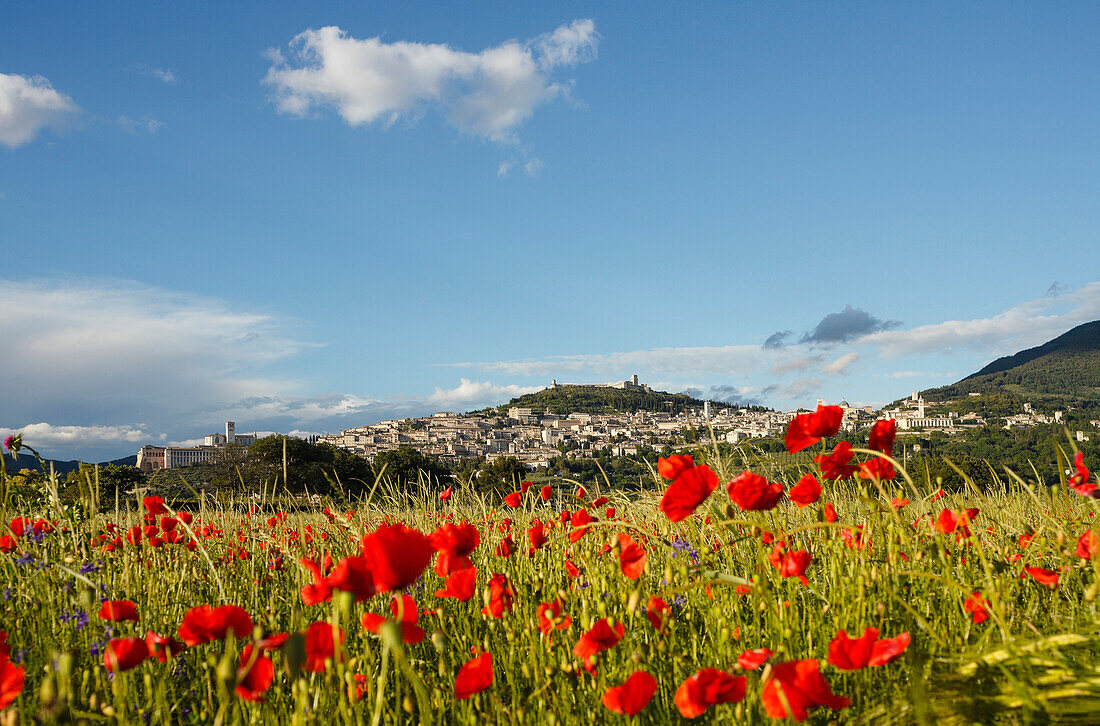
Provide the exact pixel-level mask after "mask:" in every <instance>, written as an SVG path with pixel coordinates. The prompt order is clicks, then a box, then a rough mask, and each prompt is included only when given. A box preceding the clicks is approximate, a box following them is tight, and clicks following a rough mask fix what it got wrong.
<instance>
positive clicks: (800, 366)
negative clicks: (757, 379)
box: [771, 355, 821, 376]
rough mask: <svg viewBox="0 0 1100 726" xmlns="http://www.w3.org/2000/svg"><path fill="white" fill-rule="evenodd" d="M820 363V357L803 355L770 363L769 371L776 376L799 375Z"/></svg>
mask: <svg viewBox="0 0 1100 726" xmlns="http://www.w3.org/2000/svg"><path fill="white" fill-rule="evenodd" d="M820 362H821V356H820V355H803V356H795V357H793V358H783V359H780V360H777V361H775V362H774V363H772V367H771V371H772V373H774V374H775V375H777V376H781V375H783V374H785V373H801V372H802V371H805V370H808V369H809V368H812V367H813V366H815V365H817V364H818V363H820Z"/></svg>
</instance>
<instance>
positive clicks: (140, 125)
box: [115, 114, 164, 136]
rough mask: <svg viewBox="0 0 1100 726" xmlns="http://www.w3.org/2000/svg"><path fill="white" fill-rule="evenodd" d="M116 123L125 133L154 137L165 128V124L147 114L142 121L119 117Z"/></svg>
mask: <svg viewBox="0 0 1100 726" xmlns="http://www.w3.org/2000/svg"><path fill="white" fill-rule="evenodd" d="M115 123H116V124H117V125H118V127H119V128H121V129H122V130H123V131H126V132H127V133H130V134H149V135H150V136H152V135H153V134H155V133H156V132H158V131H160V130H161V129H162V128H164V123H163V122H161V121H157V120H156V119H155V118H153V117H152V116H150V115H149V114H146V115H144V116H142V117H141V118H140V119H132V118H130V117H128V116H119V117H118V119H116V120H115Z"/></svg>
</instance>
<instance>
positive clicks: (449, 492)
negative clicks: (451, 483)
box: [439, 487, 454, 502]
mask: <svg viewBox="0 0 1100 726" xmlns="http://www.w3.org/2000/svg"><path fill="white" fill-rule="evenodd" d="M453 495H454V487H447V488H446V489H444V490H443V491H441V492H440V493H439V501H441V502H445V501H447V500H449V499H450V498H451V497H452V496H453Z"/></svg>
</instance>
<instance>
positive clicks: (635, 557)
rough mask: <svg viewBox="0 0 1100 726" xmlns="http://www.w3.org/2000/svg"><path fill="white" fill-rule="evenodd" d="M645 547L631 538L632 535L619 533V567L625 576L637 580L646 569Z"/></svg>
mask: <svg viewBox="0 0 1100 726" xmlns="http://www.w3.org/2000/svg"><path fill="white" fill-rule="evenodd" d="M645 563H646V553H645V548H644V547H642V546H641V545H640V544H638V543H637V542H635V541H634V540H632V539H631V538H630V535H627V534H622V533H620V534H619V569H621V570H622V572H623V576H624V577H626V578H627V579H629V580H637V579H638V578H639V577H641V576H642V572H644V571H645Z"/></svg>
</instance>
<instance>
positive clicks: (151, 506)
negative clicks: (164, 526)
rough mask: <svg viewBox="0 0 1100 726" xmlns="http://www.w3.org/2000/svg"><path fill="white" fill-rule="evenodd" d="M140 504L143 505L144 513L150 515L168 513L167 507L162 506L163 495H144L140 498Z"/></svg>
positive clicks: (157, 515) (156, 515) (155, 515)
mask: <svg viewBox="0 0 1100 726" xmlns="http://www.w3.org/2000/svg"><path fill="white" fill-rule="evenodd" d="M141 506H143V507H145V513H146V515H147V516H150V517H159V516H160V515H162V514H168V508H167V507H165V506H164V497H145V498H143V499H142V500H141Z"/></svg>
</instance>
